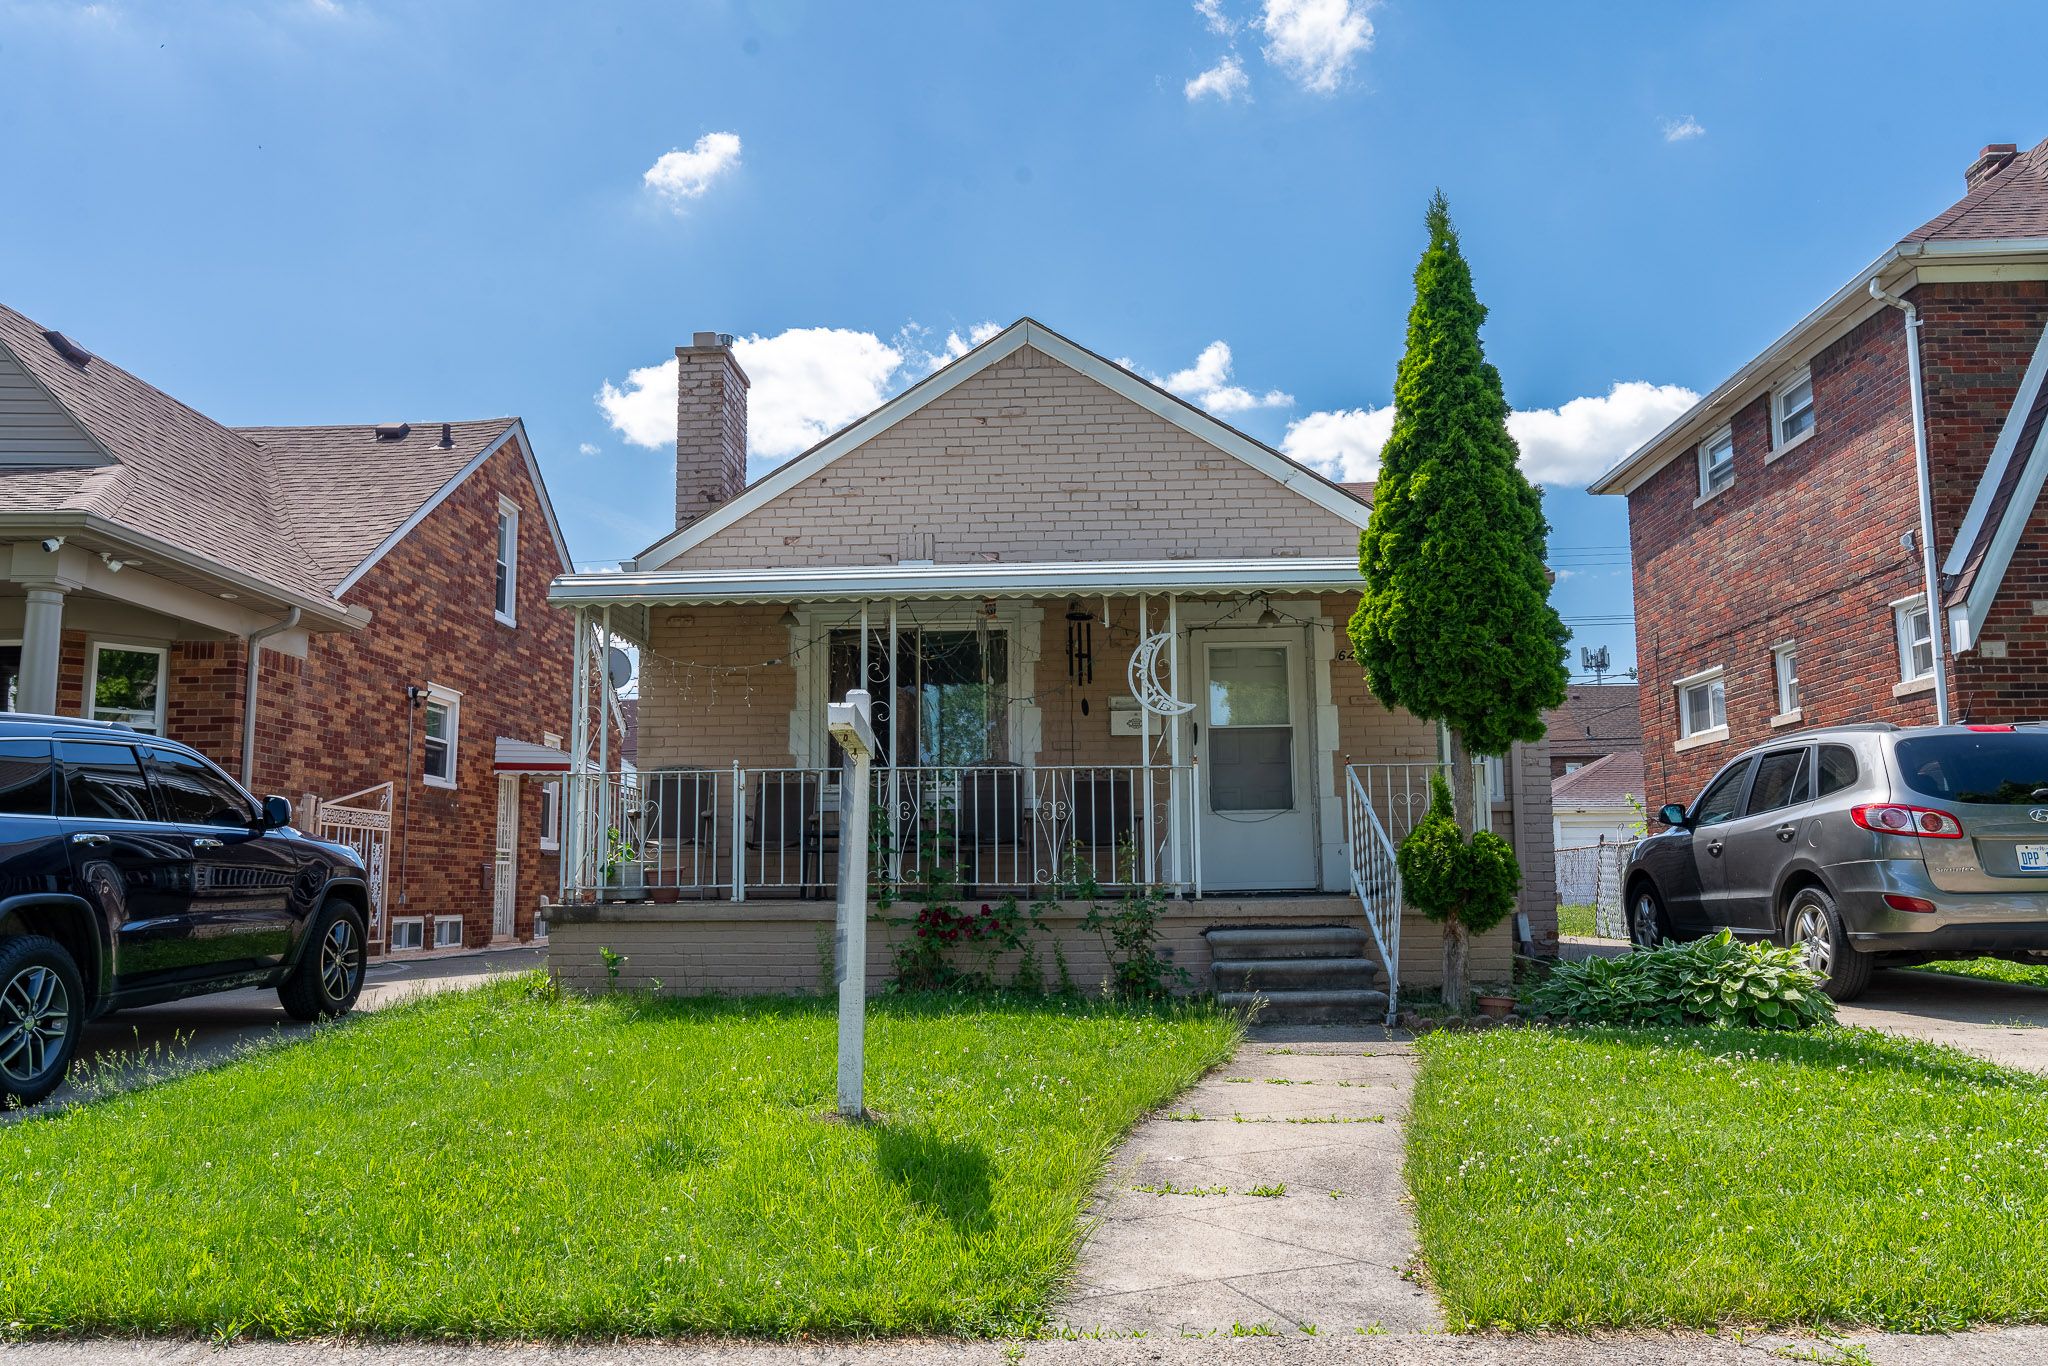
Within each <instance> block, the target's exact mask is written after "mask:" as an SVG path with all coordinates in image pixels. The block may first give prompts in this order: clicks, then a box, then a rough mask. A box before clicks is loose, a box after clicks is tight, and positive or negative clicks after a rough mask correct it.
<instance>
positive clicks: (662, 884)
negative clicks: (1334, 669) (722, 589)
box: [563, 764, 1201, 901]
mask: <svg viewBox="0 0 2048 1366" xmlns="http://www.w3.org/2000/svg"><path fill="white" fill-rule="evenodd" d="M1194 774H1195V769H1194V766H1193V765H1191V764H1189V765H1179V766H1175V765H1150V766H1147V765H1143V764H1063V765H1033V766H1028V767H1027V766H1019V765H971V766H954V765H945V766H919V767H901V768H877V769H874V770H872V774H871V783H872V786H871V789H870V793H869V801H870V807H869V811H870V815H871V819H870V822H869V826H870V832H869V840H870V849H869V862H870V867H871V870H872V871H871V873H870V878H871V881H872V882H873V883H875V884H876V885H878V886H882V887H888V888H892V889H896V890H903V889H909V888H913V887H917V886H920V885H925V884H928V883H939V884H942V885H947V886H951V887H955V888H958V889H959V891H960V894H961V895H997V894H1003V893H1008V892H1020V893H1031V892H1037V891H1043V890H1047V889H1053V888H1056V887H1058V886H1059V885H1061V884H1062V883H1066V882H1069V881H1072V880H1074V879H1075V878H1076V877H1077V876H1078V875H1079V874H1081V873H1083V872H1085V874H1086V875H1087V876H1088V877H1089V878H1091V879H1092V880H1093V881H1094V882H1095V883H1096V884H1097V885H1098V886H1100V887H1103V888H1116V887H1121V886H1127V885H1131V884H1133V883H1142V884H1145V885H1149V886H1156V887H1160V888H1163V889H1165V890H1168V891H1192V892H1195V893H1197V894H1199V892H1200V890H1201V887H1200V873H1199V869H1200V866H1201V848H1200V840H1201V832H1200V824H1199V821H1198V820H1197V817H1196V803H1195V800H1194V796H1195V778H1194ZM565 783H566V787H567V791H566V794H565V796H566V799H567V801H568V803H569V810H570V813H571V816H570V821H569V827H568V834H569V837H570V838H571V839H572V840H573V841H574V842H573V844H572V846H571V847H570V848H569V849H567V850H565V851H564V855H565V857H564V865H563V867H564V890H565V892H567V893H569V894H571V895H579V894H581V893H585V892H589V893H592V894H593V895H596V894H608V895H613V896H618V897H621V898H623V899H632V900H640V899H645V898H648V897H655V898H658V899H667V898H668V897H669V895H670V894H674V896H675V897H676V898H677V899H682V898H686V897H687V898H690V899H713V898H717V899H731V900H734V901H743V900H746V899H747V898H749V897H752V896H772V897H814V898H822V897H826V896H830V895H832V894H833V893H834V891H835V889H836V886H837V883H838V870H839V808H840V802H839V785H840V771H839V770H838V769H832V768H741V767H739V766H737V765H735V766H733V767H732V768H730V769H711V768H707V769H657V770H647V771H641V772H633V773H624V774H620V773H608V774H590V773H587V774H579V775H573V776H571V777H570V778H568V779H566V780H565Z"/></svg>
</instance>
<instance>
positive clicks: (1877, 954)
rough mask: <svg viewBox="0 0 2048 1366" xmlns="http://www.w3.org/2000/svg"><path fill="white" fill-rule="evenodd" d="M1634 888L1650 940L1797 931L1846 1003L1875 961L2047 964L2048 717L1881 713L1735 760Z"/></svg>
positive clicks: (1640, 935)
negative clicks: (1982, 721) (1959, 720)
mask: <svg viewBox="0 0 2048 1366" xmlns="http://www.w3.org/2000/svg"><path fill="white" fill-rule="evenodd" d="M1658 819H1659V820H1660V821H1662V822H1663V823H1664V824H1665V825H1667V826H1669V827H1670V829H1668V830H1665V831H1663V832H1661V833H1659V834H1656V835H1653V836H1651V837H1650V838H1648V839H1645V840H1642V841H1640V842H1639V843H1638V844H1637V845H1636V847H1635V851H1634V852H1633V854H1631V855H1630V858H1629V863H1628V867H1627V869H1626V871H1625V873H1624V875H1623V881H1622V885H1623V888H1624V892H1625V895H1626V897H1627V906H1628V921H1629V934H1630V937H1631V938H1632V939H1633V940H1634V941H1635V944H1636V947H1638V948H1653V947H1655V946H1656V945H1657V944H1659V943H1661V942H1663V941H1664V940H1666V939H1691V938H1695V937H1697V936H1700V935H1704V934H1711V933H1713V932H1715V931H1717V930H1722V929H1727V930H1732V931H1734V932H1735V933H1736V934H1737V935H1741V936H1745V937H1748V938H1754V939H1765V938H1769V939H1775V940H1777V941H1778V942H1779V943H1783V944H1797V945H1800V946H1802V947H1803V948H1804V949H1805V950H1806V955H1807V960H1808V961H1809V962H1810V963H1811V964H1812V965H1813V967H1814V969H1815V970H1816V971H1818V972H1820V973H1822V974H1823V975H1824V976H1825V977H1826V978H1827V992H1828V994H1829V995H1830V996H1833V997H1834V998H1835V999H1836V1000H1848V999H1850V998H1851V997H1853V996H1856V995H1858V994H1859V993H1861V992H1862V990H1863V989H1864V988H1865V987H1866V986H1868V985H1869V983H1870V972H1871V969H1872V968H1873V967H1881V966H1886V965H1895V964H1906V963H1924V962H1928V961H1930V960H1932V959H1936V958H1955V957H1981V956H1992V957H1999V958H2011V959H2016V960H2018V961H2021V962H2040V961H2044V960H2048V729H2044V728H2042V727H2040V726H2034V725H2026V726H1916V727H1912V728H1908V729H1901V728H1900V727H1897V726H1892V725H1886V724H1883V723H1875V724H1871V725H1862V726H1836V727H1831V728H1828V729H1824V730H1809V731H1801V732H1798V733H1795V734H1791V735H1787V736H1784V737H1782V738H1780V739H1777V740H1774V741H1772V742H1771V743H1770V744H1767V745H1759V746H1758V747H1756V748H1755V749H1752V750H1750V751H1748V752H1747V753H1745V754H1742V755H1741V756H1739V757H1738V758H1736V759H1735V760H1734V761H1733V762H1732V763H1730V764H1729V765H1728V766H1727V767H1726V768H1724V769H1722V770H1721V771H1720V772H1719V773H1718V774H1716V775H1715V776H1714V780H1713V781H1712V782H1710V783H1708V784H1707V787H1706V790H1705V791H1704V792H1702V793H1701V794H1700V797H1699V800H1697V801H1695V802H1694V803H1693V804H1692V805H1691V806H1690V807H1684V806H1679V805H1677V804H1675V803H1674V804H1672V805H1670V806H1667V807H1665V808H1664V809H1663V810H1662V811H1660V812H1658Z"/></svg>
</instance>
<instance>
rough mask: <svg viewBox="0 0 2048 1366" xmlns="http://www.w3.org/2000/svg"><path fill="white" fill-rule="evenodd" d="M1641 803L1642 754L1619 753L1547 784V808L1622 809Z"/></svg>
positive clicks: (1633, 750)
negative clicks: (1604, 807) (1548, 805)
mask: <svg viewBox="0 0 2048 1366" xmlns="http://www.w3.org/2000/svg"><path fill="white" fill-rule="evenodd" d="M1630 797H1634V798H1635V799H1636V800H1637V801H1641V800H1642V799H1643V752H1642V751H1641V750H1639V749H1621V750H1616V751H1615V752H1614V753H1612V754H1604V755H1602V756H1601V757H1599V758H1598V759H1595V760H1594V761H1593V762H1592V763H1590V764H1587V765H1586V766H1585V767H1583V768H1577V769H1573V770H1572V771H1571V772H1570V773H1567V774H1565V775H1564V776H1563V777H1562V778H1558V779H1555V780H1554V781H1552V783H1551V784H1550V808H1551V810H1553V811H1556V810H1568V809H1570V808H1573V807H1583V806H1624V805H1626V804H1627V802H1628V799H1629V798H1630Z"/></svg>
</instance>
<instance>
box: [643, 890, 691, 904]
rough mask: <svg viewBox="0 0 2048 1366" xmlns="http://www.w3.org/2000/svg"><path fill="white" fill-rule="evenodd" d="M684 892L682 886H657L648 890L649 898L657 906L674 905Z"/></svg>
mask: <svg viewBox="0 0 2048 1366" xmlns="http://www.w3.org/2000/svg"><path fill="white" fill-rule="evenodd" d="M682 894H683V892H682V888H680V887H655V888H652V889H650V890H649V891H648V893H647V899H648V900H649V901H652V902H653V903H654V904H655V905H657V906H673V905H675V904H676V902H677V900H678V899H680V898H681V896H682Z"/></svg>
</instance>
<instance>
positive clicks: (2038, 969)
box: [1920, 958, 2048, 987]
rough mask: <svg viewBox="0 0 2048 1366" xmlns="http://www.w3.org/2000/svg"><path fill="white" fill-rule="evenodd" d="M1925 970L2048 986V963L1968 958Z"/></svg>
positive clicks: (1939, 964)
mask: <svg viewBox="0 0 2048 1366" xmlns="http://www.w3.org/2000/svg"><path fill="white" fill-rule="evenodd" d="M1920 970H1921V971H1923V972H1945V973H1948V974H1950V975H1951V976H1955V977H1979V978H1982V979H1984V980H1985V981H1988V982H2011V983H2013V984H2014V985H2015V986H2023V987H2048V963H2010V962H2007V961H2006V960H2005V959H2003V958H1967V959H1958V960H1955V961H1952V962H1946V963H1929V964H1927V965H1926V966H1925V967H1923V968H1922V969H1920Z"/></svg>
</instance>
